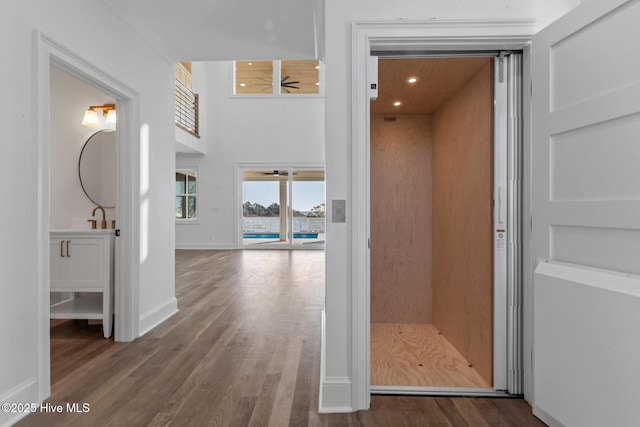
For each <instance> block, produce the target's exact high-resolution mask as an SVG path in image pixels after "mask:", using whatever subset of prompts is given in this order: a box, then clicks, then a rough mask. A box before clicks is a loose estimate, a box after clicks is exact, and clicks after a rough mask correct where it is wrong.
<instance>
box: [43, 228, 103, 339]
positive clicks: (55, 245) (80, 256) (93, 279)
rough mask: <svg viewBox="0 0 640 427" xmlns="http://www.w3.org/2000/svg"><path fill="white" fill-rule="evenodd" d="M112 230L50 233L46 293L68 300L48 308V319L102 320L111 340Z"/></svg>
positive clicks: (57, 231) (54, 231)
mask: <svg viewBox="0 0 640 427" xmlns="http://www.w3.org/2000/svg"><path fill="white" fill-rule="evenodd" d="M114 236H115V233H114V230H100V229H98V230H52V231H51V233H50V245H51V247H50V257H51V262H50V268H51V275H50V291H51V292H63V293H68V294H69V295H72V296H73V297H72V298H67V299H64V300H63V301H61V302H59V303H56V304H53V305H51V307H50V313H51V318H52V319H98V320H102V327H103V331H104V336H105V338H108V337H110V336H111V329H112V325H113V314H114V283H115V279H114V251H115V249H114V246H115V244H114V243H115V242H114Z"/></svg>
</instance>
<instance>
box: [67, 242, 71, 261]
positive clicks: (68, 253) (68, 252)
mask: <svg viewBox="0 0 640 427" xmlns="http://www.w3.org/2000/svg"><path fill="white" fill-rule="evenodd" d="M69 243H71V240H67V257H69V258H71V251H69Z"/></svg>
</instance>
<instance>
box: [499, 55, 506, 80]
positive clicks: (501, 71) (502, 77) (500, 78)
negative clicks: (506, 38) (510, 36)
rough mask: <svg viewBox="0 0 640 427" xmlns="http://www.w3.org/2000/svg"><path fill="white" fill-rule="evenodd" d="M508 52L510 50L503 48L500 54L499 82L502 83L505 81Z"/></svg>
mask: <svg viewBox="0 0 640 427" xmlns="http://www.w3.org/2000/svg"><path fill="white" fill-rule="evenodd" d="M507 53H508V52H505V51H504V50H501V51H500V54H499V55H498V82H500V83H503V82H504V57H505V56H506V54H507Z"/></svg>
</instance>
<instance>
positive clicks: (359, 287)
mask: <svg viewBox="0 0 640 427" xmlns="http://www.w3.org/2000/svg"><path fill="white" fill-rule="evenodd" d="M549 22H550V21H547V20H466V21H438V20H433V21H380V22H354V23H353V25H352V64H351V66H352V68H351V73H352V88H351V92H352V111H351V114H352V124H353V127H352V134H351V138H352V141H351V144H352V165H351V167H352V181H351V182H352V188H351V192H352V193H351V194H352V213H353V221H352V224H353V234H352V245H351V259H352V260H353V265H352V290H351V292H352V307H351V308H352V312H351V313H352V317H351V334H352V340H353V341H352V360H351V373H352V378H351V380H352V384H351V385H352V396H351V401H350V404H349V403H346V402H349V401H348V400H345V401H343V402H344V403H343V404H342V405H338V406H343V407H348V406H351V407H352V408H353V410H362V409H368V408H369V405H370V394H371V384H370V373H369V372H370V354H369V353H370V344H369V339H370V330H369V327H370V325H369V319H370V312H369V310H370V295H369V292H370V289H369V269H370V260H369V248H368V240H369V115H370V112H369V95H368V91H367V63H368V57H369V56H370V54H371V51H376V52H380V51H387V52H396V51H397V52H419V51H476V50H491V51H495V50H525V49H527V47H528V46H529V44H530V42H531V38H532V36H533V34H535V33H536V32H538V31H539V30H541V29H542V28H544V27H545V26H546V25H548V24H549ZM323 379H324V378H323ZM328 406H329V405H328V404H327V403H325V402H321V407H328Z"/></svg>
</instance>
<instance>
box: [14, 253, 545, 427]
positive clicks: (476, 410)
mask: <svg viewBox="0 0 640 427" xmlns="http://www.w3.org/2000/svg"><path fill="white" fill-rule="evenodd" d="M323 284H324V253H323V252H322V251H287V250H273V251H264V250H261V251H250V250H245V251H182V250H181V251H177V252H176V295H177V297H178V307H179V309H180V311H179V313H178V314H176V315H175V316H173V317H172V318H170V319H169V320H167V321H166V322H164V323H163V324H162V325H160V326H159V327H157V328H155V329H154V330H153V331H151V332H149V333H148V334H146V335H145V336H144V337H141V338H139V339H137V340H136V341H134V342H132V343H114V342H113V341H111V340H105V339H104V338H101V337H100V335H99V333H98V331H99V327H97V326H86V325H84V324H82V323H81V322H73V321H72V322H70V323H62V322H61V323H56V324H53V325H52V328H51V336H52V340H51V341H52V345H51V349H52V360H53V362H52V380H53V383H52V384H53V385H52V395H51V398H50V399H48V402H50V403H51V404H54V405H66V404H67V403H75V402H77V403H80V404H81V405H82V403H87V404H88V405H89V409H90V410H89V412H86V413H67V412H66V411H63V412H62V413H35V414H32V415H29V416H28V417H26V418H24V419H23V420H21V421H20V422H18V423H17V425H18V426H47V427H49V426H95V427H103V426H125V427H138V426H197V427H200V426H275V427H279V426H323V427H324V426H385V427H387V426H412V425H415V426H542V425H544V424H542V423H541V422H540V421H538V420H537V419H536V418H535V417H533V416H532V415H531V409H530V408H529V407H528V406H527V404H526V403H525V402H524V401H522V400H519V399H490V398H455V399H453V398H444V397H443V398H426V397H407V396H404V397H403V396H373V397H372V406H371V409H370V410H369V411H360V412H357V413H353V414H330V415H329V414H327V415H320V414H318V389H319V377H320V322H321V309H322V304H323V300H324V289H323ZM345 327H346V325H345Z"/></svg>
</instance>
